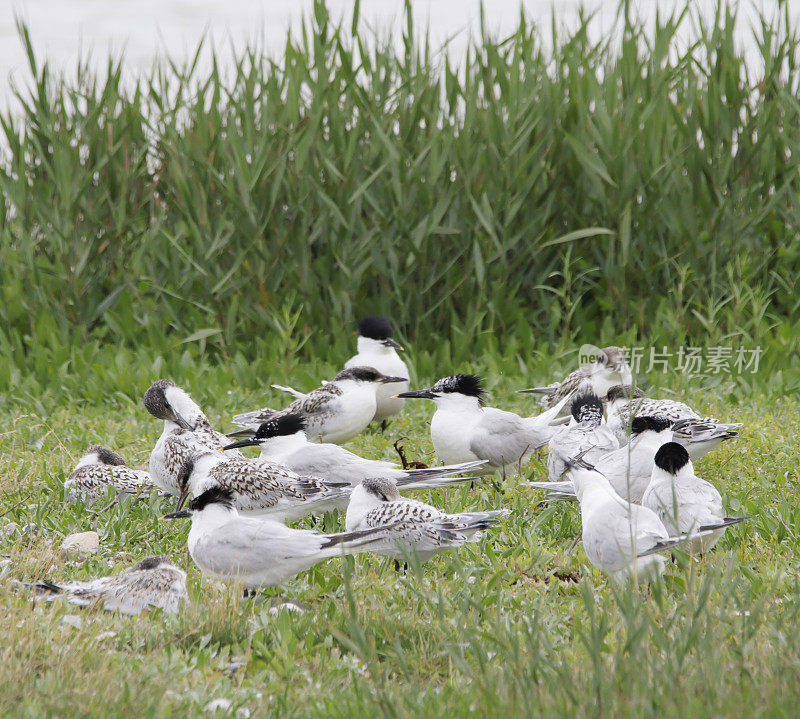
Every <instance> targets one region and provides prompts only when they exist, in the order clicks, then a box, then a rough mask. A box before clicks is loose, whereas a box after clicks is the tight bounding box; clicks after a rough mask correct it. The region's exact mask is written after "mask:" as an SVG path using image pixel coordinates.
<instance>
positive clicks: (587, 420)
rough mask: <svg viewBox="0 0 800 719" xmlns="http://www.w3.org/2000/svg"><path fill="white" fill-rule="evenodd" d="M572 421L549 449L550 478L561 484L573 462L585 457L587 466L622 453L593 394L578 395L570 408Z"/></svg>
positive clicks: (556, 434) (555, 437)
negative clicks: (614, 452)
mask: <svg viewBox="0 0 800 719" xmlns="http://www.w3.org/2000/svg"><path fill="white" fill-rule="evenodd" d="M570 412H571V414H572V421H571V422H570V424H569V425H567V426H566V427H560V428H559V429H558V430H556V433H555V434H554V435H553V436H552V437H551V438H550V442H549V443H548V449H547V474H548V477H549V478H550V481H552V482H557V481H559V480H560V479H561V478H562V476H563V474H564V472H566V471H567V464H568V461H569V459H570V458H572V457H576V456H578V455H581V456H582V457H583V458H584V459H585V460H586V461H587V462H589V463H593V462H596V461H598V460H599V459H600V458H601V457H602V456H603V455H605V454H608V453H609V452H613V451H614V450H615V449H619V441H618V440H617V438H616V436H615V435H614V433H613V432H612V431H611V430H610V429H609V428H608V427H607V426H606V424H605V423H604V421H603V402H602V400H601V399H600V398H599V397H598V396H597V395H596V394H593V393H588V394H579V395H574V396H573V399H572V403H571V406H570Z"/></svg>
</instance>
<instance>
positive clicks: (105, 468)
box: [64, 444, 155, 505]
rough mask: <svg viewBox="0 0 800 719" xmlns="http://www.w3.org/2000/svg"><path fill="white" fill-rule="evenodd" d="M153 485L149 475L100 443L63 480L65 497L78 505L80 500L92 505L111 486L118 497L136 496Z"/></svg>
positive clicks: (91, 448)
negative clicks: (126, 462) (77, 501)
mask: <svg viewBox="0 0 800 719" xmlns="http://www.w3.org/2000/svg"><path fill="white" fill-rule="evenodd" d="M154 486H155V485H154V484H153V483H152V482H151V481H150V475H149V474H148V473H147V472H145V471H144V470H141V469H131V468H130V467H128V466H127V465H126V464H125V460H124V459H122V457H120V456H119V455H118V454H117V453H116V452H114V451H113V450H111V449H108V448H107V447H101V446H100V445H99V444H97V445H95V446H94V447H89V449H88V450H86V454H84V455H83V456H82V457H81V458H80V460H79V461H78V465H77V466H76V467H75V469H73V470H72V472H71V473H70V475H69V477H67V478H66V480H65V481H64V498H65V500H66V501H67V502H75V501H76V500H77V499H78V497H80V498H82V499H83V501H84V502H85V503H86V504H87V505H91V504H93V503H94V502H95V501H96V500H97V499H98V497H104V496H105V495H106V492H108V490H109V488H111V487H113V488H114V489H115V490H116V492H117V495H118V496H126V495H127V496H133V495H135V494H138V493H139V492H141V491H143V490H144V491H147V490H148V489H152V488H154Z"/></svg>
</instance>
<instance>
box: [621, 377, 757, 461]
mask: <svg viewBox="0 0 800 719" xmlns="http://www.w3.org/2000/svg"><path fill="white" fill-rule="evenodd" d="M606 401H607V402H608V405H607V408H606V413H607V416H608V427H609V429H610V430H611V431H612V432H614V434H615V435H616V437H617V439H618V440H619V443H620V446H623V445H625V444H627V443H628V440H629V439H630V435H631V432H630V426H631V418H632V417H664V418H666V419H668V420H669V421H670V423H671V424H672V431H673V436H672V440H673V441H674V442H677V443H678V444H682V445H683V446H684V447H685V448H686V450H687V451H688V452H689V457H690V458H691V460H692V461H695V462H696V461H697V460H698V459H700V458H701V457H703V456H705V455H706V454H708V453H709V452H710V451H711V450H713V449H716V448H717V447H719V445H720V444H721V443H722V442H724V441H725V440H726V439H732V438H734V437H736V436H738V432H736V430H737V429H739V428H740V427H741V426H742V424H741V423H738V422H737V423H733V424H725V423H722V422H718V421H717V420H716V419H714V418H713V417H701V416H700V415H699V414H698V413H697V412H695V411H694V410H693V409H692V408H691V407H690V406H689V405H687V404H684V403H683V402H678V401H677V400H673V399H652V398H649V397H645V396H644V393H643V392H642V391H641V390H640V389H633V388H631V387H630V386H623V385H616V386H614V387H612V388H611V389H609V390H608V393H607V394H606Z"/></svg>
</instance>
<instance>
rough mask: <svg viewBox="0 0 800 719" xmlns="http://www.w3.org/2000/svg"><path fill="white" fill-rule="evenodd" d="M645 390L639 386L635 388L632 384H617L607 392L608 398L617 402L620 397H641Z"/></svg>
mask: <svg viewBox="0 0 800 719" xmlns="http://www.w3.org/2000/svg"><path fill="white" fill-rule="evenodd" d="M642 397H644V392H642V390H640V389H639V388H638V387H637V388H636V389H634V388H633V387H631V386H630V385H627V384H626V385H621V384H615V385H614V386H613V387H612V388H611V389H610V390H608V392H607V394H606V400H607V401H609V402H616V401H617V400H618V399H641V398H642Z"/></svg>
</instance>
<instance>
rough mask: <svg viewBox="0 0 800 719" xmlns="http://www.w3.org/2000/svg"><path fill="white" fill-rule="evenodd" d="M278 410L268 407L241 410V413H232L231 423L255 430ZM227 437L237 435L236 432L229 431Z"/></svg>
mask: <svg viewBox="0 0 800 719" xmlns="http://www.w3.org/2000/svg"><path fill="white" fill-rule="evenodd" d="M276 414H278V410H276V409H272V408H270V407H264V408H262V409H257V410H254V411H253V412H242V413H241V414H235V415H233V423H234V424H235V425H238V426H239V427H245V428H247V429H252V430H256V429H258V427H259V426H260V425H261V424H262V423H263V422H268V421H269V420H271V419H272V418H273V417H275V415H276ZM227 436H228V437H235V436H239V435H238V433H233V432H232V433H230V434H229V435H227Z"/></svg>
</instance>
